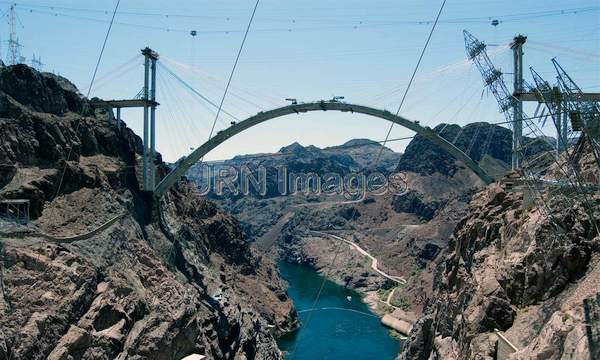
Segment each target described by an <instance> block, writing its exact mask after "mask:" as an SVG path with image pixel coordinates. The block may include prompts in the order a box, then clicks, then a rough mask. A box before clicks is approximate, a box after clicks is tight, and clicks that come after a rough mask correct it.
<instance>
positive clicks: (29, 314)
mask: <svg viewBox="0 0 600 360" xmlns="http://www.w3.org/2000/svg"><path fill="white" fill-rule="evenodd" d="M106 119H107V117H106V114H105V113H103V111H101V110H94V109H91V108H90V107H89V105H88V103H87V101H86V100H85V99H83V98H82V97H81V96H80V95H79V94H78V93H77V91H76V89H75V87H74V86H73V85H72V84H70V83H69V82H68V81H67V80H65V79H63V78H59V77H56V76H53V75H50V74H41V73H38V72H36V71H35V70H32V69H30V68H28V67H26V66H23V65H18V66H12V67H11V66H9V67H5V68H1V69H0V167H1V169H0V170H1V171H0V186H1V187H0V198H2V199H16V198H24V199H30V201H31V206H32V207H31V215H32V218H33V219H34V221H32V223H30V224H28V225H26V226H20V225H16V224H14V223H11V222H8V221H4V220H2V219H0V234H1V235H0V359H5V358H7V359H46V358H48V359H92V358H93V359H178V358H181V357H184V356H186V355H189V354H193V353H197V354H203V355H206V356H207V357H208V358H209V359H279V358H281V354H280V352H279V350H278V348H277V346H276V344H275V341H274V336H276V335H278V334H279V333H282V332H286V331H290V330H292V329H294V328H295V327H296V326H297V320H296V314H295V310H294V309H293V306H292V304H291V302H290V300H289V299H288V297H287V294H286V291H285V286H284V284H283V283H282V282H281V280H280V279H279V277H278V275H277V271H276V268H275V266H274V264H273V263H272V261H270V260H269V259H267V258H265V257H264V256H263V255H261V254H260V253H259V252H258V251H257V250H255V249H253V248H251V247H250V246H249V245H248V244H247V242H246V241H244V239H243V233H242V231H241V230H240V226H239V224H238V222H237V221H236V220H235V219H233V218H232V217H230V216H228V215H226V214H224V213H223V212H222V211H221V210H219V209H218V208H217V207H216V206H215V205H214V204H213V203H211V202H209V201H207V200H206V199H204V198H202V197H200V196H199V195H198V194H197V193H196V191H195V190H194V189H193V187H192V186H190V185H189V184H188V183H186V182H185V181H182V182H181V183H180V184H179V185H178V186H177V187H176V188H175V189H173V190H172V191H170V192H169V193H168V194H167V195H166V196H165V197H164V198H163V199H162V200H161V201H153V200H152V199H151V198H150V197H149V196H147V195H146V194H143V193H141V192H140V191H139V190H138V189H139V180H138V179H139V178H140V176H141V171H140V163H141V161H140V155H139V154H140V152H141V141H140V139H139V138H138V137H137V136H135V134H133V133H132V132H131V131H130V130H129V129H127V128H125V127H124V126H122V127H121V130H120V131H119V130H117V127H116V126H115V125H112V124H108V123H107V121H106ZM69 153H71V156H70V158H69V161H66V159H67V154H69ZM156 161H157V162H158V163H159V164H161V161H160V157H158V158H157V159H156ZM63 170H64V174H63ZM165 171H166V167H165V166H164V165H159V173H160V174H161V175H163V174H164V173H165ZM107 223H108V224H109V226H107V227H103V224H107ZM98 228H100V229H102V230H101V231H95V230H96V229H98ZM86 234H87V235H86ZM77 235H83V236H80V237H77V238H72V237H73V236H77Z"/></svg>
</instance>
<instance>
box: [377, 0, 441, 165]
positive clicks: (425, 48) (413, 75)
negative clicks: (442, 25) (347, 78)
mask: <svg viewBox="0 0 600 360" xmlns="http://www.w3.org/2000/svg"><path fill="white" fill-rule="evenodd" d="M444 6H446V0H444V1H443V2H442V6H441V7H440V10H439V11H438V13H437V16H436V18H435V21H434V23H433V26H432V27H431V31H430V32H429V35H428V36H427V40H426V41H425V45H424V46H423V50H421V54H420V55H419V60H418V61H417V64H416V66H415V69H414V70H413V73H412V75H411V77H410V80H409V81H408V85H407V86H406V90H405V91H404V95H402V100H401V101H400V105H399V106H398V110H396V116H398V114H399V113H400V110H401V109H402V106H403V105H404V101H405V100H406V96H407V95H408V91H409V90H410V87H411V85H412V83H413V81H414V79H415V76H416V75H417V71H418V70H419V66H420V65H421V61H422V60H423V56H424V55H425V51H426V50H427V47H428V46H429V42H430V41H431V37H432V36H433V33H434V31H435V28H436V27H437V24H438V20H439V19H440V16H441V15H442V11H443V10H444ZM393 128H394V123H392V124H391V125H390V128H389V130H388V132H387V135H386V136H385V138H386V139H387V138H389V137H390V134H391V133H392V129H393ZM384 146H385V141H384V142H383V144H382V145H381V150H379V154H378V155H377V158H376V159H375V162H377V161H378V160H379V157H380V156H381V153H382V152H383V147H384Z"/></svg>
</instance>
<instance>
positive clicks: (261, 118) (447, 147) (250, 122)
mask: <svg viewBox="0 0 600 360" xmlns="http://www.w3.org/2000/svg"><path fill="white" fill-rule="evenodd" d="M310 111H341V112H350V113H359V114H365V115H370V116H373V117H377V118H380V119H384V120H387V121H391V122H393V123H394V124H397V125H400V126H402V127H405V128H407V129H409V130H412V131H414V132H416V133H417V134H420V135H422V136H424V137H425V138H427V139H428V140H430V141H431V142H433V143H434V144H436V145H438V146H439V147H440V148H442V149H443V150H444V151H446V152H447V153H448V154H450V155H451V156H453V157H454V158H456V159H458V160H460V161H462V162H463V163H464V164H465V165H466V166H467V167H468V168H469V169H471V170H472V171H473V172H474V173H475V174H477V175H478V176H479V177H480V178H481V179H482V180H483V181H484V182H485V183H487V184H489V183H491V182H493V178H492V177H491V176H489V175H488V174H487V173H486V172H485V171H484V170H483V169H482V168H481V167H480V166H479V165H478V164H477V162H475V161H474V160H473V159H471V158H470V157H469V156H468V155H467V154H465V153H464V152H463V151H462V150H460V149H459V148H457V147H456V146H455V145H454V144H452V143H451V142H449V141H447V140H446V139H444V138H442V137H441V136H439V135H438V134H437V133H436V132H435V131H433V130H432V129H430V128H428V127H423V126H421V125H419V123H418V122H417V121H411V120H408V119H406V118H404V117H402V116H398V115H394V114H392V113H391V112H389V111H387V110H380V109H375V108H372V107H368V106H363V105H357V104H350V103H345V102H339V101H336V100H331V101H324V100H322V101H316V102H308V103H299V104H291V105H287V106H283V107H279V108H276V109H273V110H269V111H264V112H259V113H258V114H256V115H254V116H251V117H249V118H247V119H245V120H243V121H240V122H238V123H235V124H233V125H232V126H231V127H229V128H227V129H225V130H222V131H220V132H219V133H217V135H215V136H214V137H212V138H211V139H210V140H208V141H206V142H205V143H204V144H202V145H201V146H199V147H197V148H196V149H195V150H194V151H193V152H192V153H191V154H190V155H189V156H187V157H186V158H185V159H183V160H182V161H180V162H179V163H178V164H177V166H176V167H175V168H174V169H173V170H172V171H171V172H170V173H169V174H167V176H165V177H164V178H163V179H162V180H161V181H160V183H159V184H158V185H157V186H156V187H155V188H154V196H155V197H157V198H160V197H161V196H162V195H164V194H165V193H166V192H167V191H168V190H169V188H171V187H172V186H173V185H175V183H176V182H177V181H179V179H180V178H181V176H183V175H184V174H185V172H186V171H187V170H188V169H189V168H190V167H192V166H193V165H194V164H196V163H197V162H198V161H199V160H200V159H202V158H203V157H204V156H205V155H206V154H208V153H209V152H210V151H211V150H213V149H214V148H216V147H217V146H219V145H220V144H222V143H223V142H225V141H226V140H228V139H229V138H231V137H233V136H235V135H237V134H239V133H241V132H242V131H244V130H247V129H249V128H251V127H253V126H255V125H258V124H261V123H263V122H266V121H269V120H271V119H275V118H278V117H281V116H285V115H289V114H301V113H306V112H310Z"/></svg>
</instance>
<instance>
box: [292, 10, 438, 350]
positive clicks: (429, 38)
mask: <svg viewBox="0 0 600 360" xmlns="http://www.w3.org/2000/svg"><path fill="white" fill-rule="evenodd" d="M445 5H446V0H443V2H442V5H441V6H440V9H439V11H438V13H437V16H436V19H435V22H434V23H433V26H432V27H431V31H430V33H429V36H428V37H427V40H426V41H425V46H423V50H422V51H421V55H420V56H419V60H418V61H417V64H416V66H415V69H414V71H413V74H412V76H411V79H410V81H409V83H408V86H407V87H406V91H405V92H404V96H403V97H402V101H401V102H400V106H398V111H397V112H396V116H398V113H399V112H400V110H401V108H402V105H403V104H404V100H405V98H406V95H407V94H408V91H409V90H410V86H411V84H412V82H413V79H414V77H415V75H416V73H417V71H418V69H419V65H420V64H421V60H422V59H423V55H424V54H425V51H426V50H427V47H428V45H429V41H430V40H431V37H432V35H433V32H434V31H435V28H436V26H437V23H438V20H439V18H440V16H441V14H442V11H443V9H444V6H445ZM393 126H394V124H393V123H392V124H391V126H390V129H389V130H388V133H387V135H386V137H385V140H384V142H383V143H382V144H381V148H380V149H379V153H378V154H377V158H376V159H375V166H374V168H377V165H378V164H379V160H380V158H381V154H382V152H383V149H384V147H385V144H386V143H387V140H388V139H389V137H390V133H391V132H392V128H393ZM356 212H357V208H356V207H355V208H354V211H353V215H352V216H351V217H350V218H354V216H356ZM342 243H343V241H338V243H337V244H336V248H335V252H334V256H333V259H332V260H331V264H330V265H329V269H328V271H327V275H326V276H325V277H323V281H322V282H321V287H320V288H319V291H318V292H317V297H316V298H315V301H314V302H313V304H312V307H311V311H310V312H309V313H308V319H307V320H306V325H305V326H306V327H308V324H309V323H310V320H311V319H312V315H313V313H314V310H315V309H316V307H317V304H318V303H319V299H320V297H321V294H322V292H323V288H324V286H325V281H326V279H327V278H328V277H329V276H330V272H331V268H332V267H333V265H334V264H335V260H336V259H337V257H338V255H339V253H340V245H341V244H342ZM298 344H299V341H296V344H295V346H294V349H293V352H292V354H295V352H296V349H297V347H298Z"/></svg>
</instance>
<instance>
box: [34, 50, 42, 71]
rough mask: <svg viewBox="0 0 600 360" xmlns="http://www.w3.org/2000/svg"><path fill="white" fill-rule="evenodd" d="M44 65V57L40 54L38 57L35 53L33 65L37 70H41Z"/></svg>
mask: <svg viewBox="0 0 600 360" xmlns="http://www.w3.org/2000/svg"><path fill="white" fill-rule="evenodd" d="M43 66H44V63H43V62H42V57H41V56H38V57H37V58H36V57H35V54H33V56H32V57H31V67H32V68H34V69H36V70H37V71H41V70H42V67H43Z"/></svg>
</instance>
